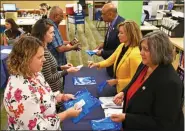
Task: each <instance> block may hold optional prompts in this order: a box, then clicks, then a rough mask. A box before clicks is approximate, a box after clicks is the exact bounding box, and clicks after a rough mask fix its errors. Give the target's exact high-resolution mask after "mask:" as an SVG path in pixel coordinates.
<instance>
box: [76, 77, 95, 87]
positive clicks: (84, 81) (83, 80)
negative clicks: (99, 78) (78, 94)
mask: <svg viewBox="0 0 185 131" xmlns="http://www.w3.org/2000/svg"><path fill="white" fill-rule="evenodd" d="M72 79H73V84H74V85H94V84H96V80H95V78H94V77H91V76H89V77H73V78H72Z"/></svg>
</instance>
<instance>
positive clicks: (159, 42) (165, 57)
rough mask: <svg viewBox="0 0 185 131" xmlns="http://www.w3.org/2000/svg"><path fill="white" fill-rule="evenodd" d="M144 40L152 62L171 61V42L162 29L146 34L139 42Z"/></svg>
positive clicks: (164, 62)
mask: <svg viewBox="0 0 185 131" xmlns="http://www.w3.org/2000/svg"><path fill="white" fill-rule="evenodd" d="M144 40H146V41H147V44H148V48H149V51H150V54H151V60H152V63H153V64H155V65H159V64H165V65H166V64H171V63H172V61H173V44H172V42H171V41H170V39H169V37H168V35H167V34H165V33H164V32H163V31H154V32H150V33H148V34H146V35H145V36H144V37H143V39H142V40H141V42H140V45H139V46H140V49H141V43H142V42H143V41H144Z"/></svg>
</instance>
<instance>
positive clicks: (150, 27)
mask: <svg viewBox="0 0 185 131" xmlns="http://www.w3.org/2000/svg"><path fill="white" fill-rule="evenodd" d="M140 29H141V31H154V30H159V28H158V27H156V26H154V25H152V24H150V23H148V22H146V21H144V25H142V26H140Z"/></svg>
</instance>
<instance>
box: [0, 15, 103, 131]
mask: <svg viewBox="0 0 185 131" xmlns="http://www.w3.org/2000/svg"><path fill="white" fill-rule="evenodd" d="M101 26H104V23H103V22H102V23H100V27H101ZM67 34H68V39H69V40H72V39H73V38H74V37H75V27H74V24H69V31H68V30H67ZM104 35H105V31H98V30H97V29H96V21H91V20H89V18H88V17H87V18H86V22H85V33H84V25H77V34H76V37H77V39H78V40H79V41H80V43H81V47H82V50H81V51H78V52H76V51H70V52H67V53H66V56H67V60H68V62H69V63H72V64H73V65H74V66H78V65H81V64H83V65H84V66H87V61H96V62H98V61H101V60H102V58H101V57H98V56H93V57H90V56H88V55H87V53H86V52H85V50H88V49H89V50H91V49H94V48H95V47H96V46H97V45H99V44H100V43H101V42H103V41H104ZM3 92H4V91H3V90H0V102H1V112H0V130H6V128H7V117H6V111H5V108H4V107H3V103H2V100H3Z"/></svg>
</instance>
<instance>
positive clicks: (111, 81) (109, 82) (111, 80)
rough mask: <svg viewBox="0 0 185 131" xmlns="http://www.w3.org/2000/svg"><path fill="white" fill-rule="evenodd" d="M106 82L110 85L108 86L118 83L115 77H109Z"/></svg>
mask: <svg viewBox="0 0 185 131" xmlns="http://www.w3.org/2000/svg"><path fill="white" fill-rule="evenodd" d="M107 83H108V84H109V85H110V86H114V85H116V84H117V83H118V81H117V80H116V79H110V80H107Z"/></svg>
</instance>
